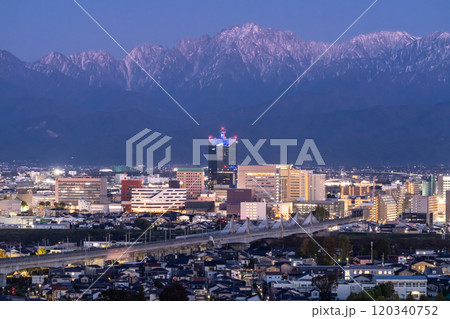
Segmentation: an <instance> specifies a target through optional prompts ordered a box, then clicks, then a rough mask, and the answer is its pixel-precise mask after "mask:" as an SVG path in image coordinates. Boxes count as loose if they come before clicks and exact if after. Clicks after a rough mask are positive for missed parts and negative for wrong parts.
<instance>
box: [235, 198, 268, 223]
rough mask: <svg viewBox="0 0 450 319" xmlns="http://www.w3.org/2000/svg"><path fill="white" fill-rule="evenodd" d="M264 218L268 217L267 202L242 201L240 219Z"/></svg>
mask: <svg viewBox="0 0 450 319" xmlns="http://www.w3.org/2000/svg"><path fill="white" fill-rule="evenodd" d="M247 218H248V219H250V220H263V219H265V218H266V203H265V202H242V203H241V214H240V219H242V220H244V219H247Z"/></svg>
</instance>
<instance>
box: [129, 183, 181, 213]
mask: <svg viewBox="0 0 450 319" xmlns="http://www.w3.org/2000/svg"><path fill="white" fill-rule="evenodd" d="M185 204H186V189H185V188H134V189H133V190H132V193H131V209H132V211H133V212H138V213H139V212H150V213H161V212H165V211H168V210H179V209H182V208H183V207H184V206H185Z"/></svg>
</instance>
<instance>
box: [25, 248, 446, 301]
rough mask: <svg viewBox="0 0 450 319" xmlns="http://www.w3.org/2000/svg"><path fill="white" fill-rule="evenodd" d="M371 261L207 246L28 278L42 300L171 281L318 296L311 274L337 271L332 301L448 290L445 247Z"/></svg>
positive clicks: (287, 296)
mask: <svg viewBox="0 0 450 319" xmlns="http://www.w3.org/2000/svg"><path fill="white" fill-rule="evenodd" d="M370 262H371V260H370V259H369V258H367V257H356V258H354V260H353V264H347V265H346V264H343V265H334V266H324V265H317V264H316V263H315V262H314V260H313V259H302V258H294V253H293V252H286V251H276V250H271V251H269V252H267V251H263V250H254V251H250V252H249V251H239V250H232V249H210V250H205V251H200V252H195V253H193V254H191V255H183V254H169V255H166V256H164V257H163V258H162V259H161V260H155V259H154V258H152V257H148V258H146V259H145V260H143V261H140V262H130V263H121V264H117V265H114V266H113V267H107V266H104V267H101V266H98V265H87V266H82V267H81V266H70V267H64V268H62V267H61V268H51V269H50V270H49V272H48V275H46V276H41V281H39V280H33V281H34V282H39V289H37V287H35V288H36V290H39V292H38V293H39V296H40V297H43V298H46V299H49V300H76V299H83V300H101V299H102V292H104V291H105V290H108V289H116V290H126V291H127V292H131V293H136V294H137V293H138V292H143V293H144V294H145V297H146V299H147V300H158V299H159V295H160V293H161V292H162V291H163V289H164V287H166V286H169V285H172V284H173V283H175V282H176V283H178V284H180V285H182V286H183V287H184V288H185V290H186V292H187V295H188V298H189V300H320V291H319V290H318V289H317V288H316V287H315V286H314V282H313V278H314V277H315V276H323V275H330V274H335V275H337V276H338V282H337V285H335V287H334V288H333V290H332V295H331V297H332V300H346V299H347V298H348V296H349V295H350V293H359V292H361V291H362V289H370V288H373V287H375V286H377V285H380V284H382V283H386V282H391V283H392V284H393V286H394V290H395V293H396V294H397V295H398V297H400V298H402V299H405V298H407V297H408V296H412V297H413V298H416V299H420V298H421V296H428V297H429V298H435V297H436V296H437V295H438V294H442V295H447V293H448V291H449V289H450V286H449V281H450V254H448V253H446V252H439V253H438V252H435V251H417V252H416V253H415V254H411V255H403V256H389V258H386V260H385V261H384V262H381V261H375V262H374V263H373V264H372V263H370ZM35 286H36V285H35Z"/></svg>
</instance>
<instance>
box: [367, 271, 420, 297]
mask: <svg viewBox="0 0 450 319" xmlns="http://www.w3.org/2000/svg"><path fill="white" fill-rule="evenodd" d="M375 280H376V283H377V285H380V284H383V283H388V282H391V283H392V284H393V285H394V291H395V294H397V295H398V296H399V297H400V298H402V299H406V298H407V297H408V296H409V295H412V296H413V297H414V299H416V300H419V299H420V296H422V295H424V296H426V294H427V277H425V276H375Z"/></svg>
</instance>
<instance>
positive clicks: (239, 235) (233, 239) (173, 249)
mask: <svg viewBox="0 0 450 319" xmlns="http://www.w3.org/2000/svg"><path fill="white" fill-rule="evenodd" d="M360 221H362V217H353V218H341V219H334V220H329V221H325V222H321V223H318V222H317V223H305V221H303V223H299V224H300V225H302V226H299V224H297V223H296V222H294V220H293V219H291V221H290V222H284V223H283V222H282V221H278V222H276V223H275V224H273V225H272V226H271V227H269V225H268V223H267V222H266V224H265V225H264V224H263V223H262V224H260V225H259V227H256V228H255V227H251V226H250V225H251V223H249V222H248V221H247V222H246V223H244V225H241V226H240V227H236V228H237V229H233V225H230V224H229V225H227V227H225V228H224V230H222V231H215V232H210V233H205V234H197V235H188V236H179V237H177V238H176V239H172V240H167V241H156V242H150V243H145V244H142V243H139V244H135V245H133V246H130V247H125V246H122V247H112V248H91V249H86V250H79V251H74V252H67V253H55V254H46V255H32V256H25V257H15V258H3V259H0V275H3V276H4V275H6V274H9V273H12V272H14V271H19V270H23V269H30V268H41V267H61V266H66V265H69V264H84V265H90V264H97V265H104V263H105V262H107V261H111V260H119V262H124V261H136V260H142V259H143V258H145V256H148V255H153V256H155V257H156V258H159V257H161V256H163V255H165V254H168V253H190V252H191V251H193V250H203V249H206V248H207V247H208V246H209V245H214V246H215V247H221V246H224V245H229V244H232V245H239V244H241V245H248V244H251V243H252V242H254V241H258V240H261V239H270V238H272V239H273V238H284V237H288V236H291V235H296V234H302V233H303V234H306V233H309V234H313V233H317V232H322V231H329V230H330V229H331V228H333V227H336V226H343V225H350V224H354V223H358V222H360Z"/></svg>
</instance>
